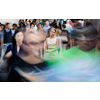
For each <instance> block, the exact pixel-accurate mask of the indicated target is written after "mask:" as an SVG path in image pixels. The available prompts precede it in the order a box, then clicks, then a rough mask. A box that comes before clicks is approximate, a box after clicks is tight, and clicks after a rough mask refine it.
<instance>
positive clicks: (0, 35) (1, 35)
mask: <svg viewBox="0 0 100 100" xmlns="http://www.w3.org/2000/svg"><path fill="white" fill-rule="evenodd" d="M3 38H4V31H3V30H2V31H0V39H3Z"/></svg>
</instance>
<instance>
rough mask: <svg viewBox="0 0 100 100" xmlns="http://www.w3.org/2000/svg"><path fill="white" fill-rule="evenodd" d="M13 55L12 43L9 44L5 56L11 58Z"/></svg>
mask: <svg viewBox="0 0 100 100" xmlns="http://www.w3.org/2000/svg"><path fill="white" fill-rule="evenodd" d="M11 56H12V51H11V45H9V46H8V47H7V50H6V52H5V55H4V58H10V57H11Z"/></svg>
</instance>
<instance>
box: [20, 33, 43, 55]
mask: <svg viewBox="0 0 100 100" xmlns="http://www.w3.org/2000/svg"><path fill="white" fill-rule="evenodd" d="M41 41H42V40H41V36H39V35H36V34H33V33H29V34H28V33H26V34H25V36H24V42H23V45H22V46H21V47H22V48H23V50H24V51H25V52H26V53H27V54H34V55H36V53H37V52H38V53H39V50H40V48H43V43H42V42H41Z"/></svg>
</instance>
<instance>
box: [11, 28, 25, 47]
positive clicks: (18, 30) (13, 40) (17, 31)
mask: <svg viewBox="0 0 100 100" xmlns="http://www.w3.org/2000/svg"><path fill="white" fill-rule="evenodd" d="M19 32H22V33H24V31H22V30H20V29H17V30H16V31H15V33H14V35H13V37H12V44H13V45H14V46H16V40H15V36H16V34H17V33H19Z"/></svg>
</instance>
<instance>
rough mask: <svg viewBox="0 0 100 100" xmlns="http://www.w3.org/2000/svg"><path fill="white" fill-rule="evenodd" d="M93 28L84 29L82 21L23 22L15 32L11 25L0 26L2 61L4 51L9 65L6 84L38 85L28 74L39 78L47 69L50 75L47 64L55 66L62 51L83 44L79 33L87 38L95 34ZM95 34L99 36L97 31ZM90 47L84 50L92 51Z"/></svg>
mask: <svg viewBox="0 0 100 100" xmlns="http://www.w3.org/2000/svg"><path fill="white" fill-rule="evenodd" d="M90 26H91V27H92V26H93V25H92V23H90V22H87V23H86V25H85V24H84V20H83V19H20V20H19V22H18V23H13V25H12V29H11V28H10V23H8V22H7V23H6V24H5V25H3V24H0V57H1V55H2V51H3V50H4V55H3V56H2V59H3V60H4V61H6V64H7V66H6V67H7V69H6V71H7V72H8V74H7V80H6V81H32V80H33V81H36V80H34V79H33V77H32V79H31V78H30V77H28V76H27V75H26V73H27V72H30V73H33V71H34V73H35V74H36V75H37V73H38V72H39V73H41V74H42V71H43V70H44V69H45V70H46V72H47V73H48V74H50V72H48V69H49V67H47V62H46V61H48V62H49V61H50V62H51V63H55V62H54V61H55V60H56V58H57V57H58V55H60V54H61V53H63V51H66V50H69V49H71V48H73V47H75V46H77V45H79V44H82V43H83V40H81V39H84V36H82V37H80V33H82V31H84V33H86V32H87V33H86V36H87V34H88V33H89V36H90V32H89V30H92V29H93V31H94V30H95V29H94V28H91V27H90ZM85 27H86V28H85ZM87 27H88V28H87ZM85 30H87V31H85ZM94 33H95V34H97V36H98V33H97V32H96V30H95V32H94ZM82 34H83V33H82ZM78 36H79V37H78ZM93 36H94V35H93ZM95 37H96V36H94V38H95ZM89 38H90V37H89ZM81 41H82V42H81ZM85 42H86V40H85ZM94 42H95V41H94ZM86 45H87V44H85V46H86ZM89 45H90V44H88V47H87V48H85V49H88V50H90V49H89ZM94 47H96V45H95V46H94ZM94 47H93V48H94ZM90 48H92V47H91V46H90ZM81 49H82V50H83V49H84V46H81ZM64 56H65V55H64ZM33 66H34V67H33ZM2 68H3V67H2ZM4 68H5V67H4ZM24 75H25V76H24ZM22 76H23V77H24V78H23V77H22ZM15 77H17V79H16V78H15Z"/></svg>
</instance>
